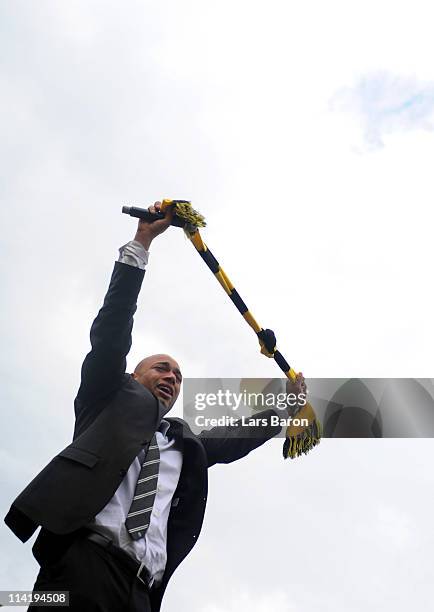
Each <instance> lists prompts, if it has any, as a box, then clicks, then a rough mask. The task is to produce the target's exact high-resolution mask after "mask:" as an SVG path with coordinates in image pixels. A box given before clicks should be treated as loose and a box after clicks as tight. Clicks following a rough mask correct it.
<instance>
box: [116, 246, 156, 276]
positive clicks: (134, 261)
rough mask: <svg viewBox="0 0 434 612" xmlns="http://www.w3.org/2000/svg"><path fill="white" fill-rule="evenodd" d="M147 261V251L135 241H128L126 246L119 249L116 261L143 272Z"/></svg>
mask: <svg viewBox="0 0 434 612" xmlns="http://www.w3.org/2000/svg"><path fill="white" fill-rule="evenodd" d="M148 259H149V251H147V250H146V249H145V247H144V246H143V245H142V244H140V242H137V240H130V242H127V244H124V245H123V246H121V248H120V249H119V259H118V261H119V262H120V263H123V264H127V265H129V266H134V267H135V268H140V269H141V270H144V269H145V267H146V265H147V263H148Z"/></svg>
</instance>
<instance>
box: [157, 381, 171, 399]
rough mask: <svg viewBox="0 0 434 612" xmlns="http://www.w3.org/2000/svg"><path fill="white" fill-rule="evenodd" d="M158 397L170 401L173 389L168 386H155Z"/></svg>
mask: <svg viewBox="0 0 434 612" xmlns="http://www.w3.org/2000/svg"><path fill="white" fill-rule="evenodd" d="M157 389H158V391H159V395H160V396H161V397H162V398H163V399H165V400H171V399H172V397H173V389H172V388H171V387H169V385H163V384H161V385H157Z"/></svg>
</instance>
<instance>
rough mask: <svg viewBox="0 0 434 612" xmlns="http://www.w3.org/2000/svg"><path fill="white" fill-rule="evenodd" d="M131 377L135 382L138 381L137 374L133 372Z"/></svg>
mask: <svg viewBox="0 0 434 612" xmlns="http://www.w3.org/2000/svg"><path fill="white" fill-rule="evenodd" d="M131 376H132V377H133V378H134V380H137V374H136V373H135V372H133V373H132V374H131Z"/></svg>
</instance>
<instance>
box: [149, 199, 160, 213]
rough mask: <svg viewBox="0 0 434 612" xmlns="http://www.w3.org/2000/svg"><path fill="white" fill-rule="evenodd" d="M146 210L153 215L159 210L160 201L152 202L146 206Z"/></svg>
mask: <svg viewBox="0 0 434 612" xmlns="http://www.w3.org/2000/svg"><path fill="white" fill-rule="evenodd" d="M148 211H149V212H150V213H152V214H153V215H155V213H159V212H161V202H154V203H153V204H151V206H148Z"/></svg>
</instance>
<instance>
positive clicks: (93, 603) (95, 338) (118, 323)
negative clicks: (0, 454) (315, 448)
mask: <svg viewBox="0 0 434 612" xmlns="http://www.w3.org/2000/svg"><path fill="white" fill-rule="evenodd" d="M159 208H160V203H158V202H156V203H155V205H154V206H151V207H149V210H150V211H151V212H155V211H158V210H159ZM171 214H172V213H171V212H170V211H169V212H168V213H166V218H165V219H163V220H160V221H157V222H155V223H153V224H149V223H146V222H144V221H140V222H139V226H138V229H137V233H136V235H135V238H134V240H133V241H131V242H129V243H128V244H126V245H124V247H122V248H121V249H120V257H119V260H118V261H117V262H116V263H115V268H114V271H113V274H112V277H111V282H110V286H109V289H108V292H107V295H106V297H105V300H104V304H103V306H102V308H101V310H100V311H99V313H98V316H97V317H96V319H95V321H94V323H93V325H92V328H91V334H90V338H91V347H92V348H91V351H90V353H89V354H88V355H87V356H86V358H85V360H84V363H83V366H82V372H81V384H80V388H79V390H78V394H77V397H76V399H75V402H74V408H75V417H76V421H75V430H74V436H73V442H72V443H71V444H70V445H69V446H68V447H67V448H65V449H64V450H63V451H61V452H60V453H59V454H58V455H57V456H56V457H54V459H53V460H52V461H51V462H50V463H49V464H48V465H47V466H46V467H45V468H44V469H43V470H42V472H40V473H39V474H38V475H37V476H36V477H35V478H34V480H33V481H32V482H31V483H30V484H29V485H28V486H27V487H26V489H25V490H24V491H23V492H22V493H21V494H20V495H19V496H18V497H17V499H16V500H15V501H14V503H13V504H12V507H11V509H10V511H9V513H8V514H7V516H6V518H5V521H6V523H7V524H8V526H9V527H10V528H11V529H12V530H13V531H14V533H15V534H16V535H17V536H18V537H19V538H20V539H21V540H22V541H23V542H25V541H26V540H28V539H29V538H30V536H31V535H32V534H33V533H34V532H35V530H36V529H37V527H38V526H41V527H42V528H41V531H40V533H39V535H38V538H37V540H36V542H35V545H34V547H33V553H34V555H35V557H36V559H37V560H38V562H39V564H40V566H41V569H40V572H39V574H38V577H37V580H36V583H35V586H34V590H35V591H42V590H45V591H47V590H56V591H60V590H65V591H69V592H70V608H72V609H73V610H77V611H78V610H80V612H87V611H91V610H95V611H96V610H99V611H106V612H120V611H123V610H130V611H131V612H135V611H139V610H140V611H141V612H150V611H152V612H158V610H159V609H160V606H161V600H162V597H163V594H164V591H165V589H166V586H167V583H168V581H169V579H170V577H171V575H172V574H173V572H174V571H175V569H176V567H177V566H178V565H179V564H180V563H181V561H182V560H183V559H184V558H185V557H186V555H187V554H188V553H189V551H190V550H191V549H192V548H193V546H194V545H195V544H196V542H197V539H198V537H199V534H200V530H201V526H202V521H203V516H204V512H205V505H206V499H207V468H209V467H210V466H212V465H214V464H216V463H229V462H231V461H236V460H237V459H240V458H241V457H244V456H245V455H247V454H248V453H249V452H250V451H251V450H253V449H254V448H257V447H258V446H260V445H261V444H263V443H264V442H265V441H266V440H269V439H271V438H272V437H274V436H275V435H276V434H278V433H279V432H280V431H281V427H280V426H279V425H272V424H271V422H270V421H271V416H272V415H275V414H276V413H275V411H273V410H265V411H263V412H261V413H259V414H258V415H257V416H258V417H259V416H260V417H261V418H262V419H265V421H263V422H262V424H261V425H258V426H250V427H239V426H229V427H216V428H213V429H212V430H210V431H204V432H202V433H201V434H200V435H199V436H196V435H194V434H193V433H192V431H191V430H190V428H189V427H188V425H187V423H185V421H183V420H182V419H176V418H168V419H166V418H164V417H165V415H166V413H167V412H168V411H169V410H170V409H171V408H172V406H173V404H174V403H175V401H176V399H177V397H178V394H179V391H180V386H181V381H182V374H181V368H180V366H179V364H178V363H177V362H176V361H175V360H174V359H173V358H172V357H170V356H169V355H152V356H150V357H147V358H145V359H143V360H142V361H141V362H140V363H139V364H138V366H137V367H136V368H135V371H134V373H133V374H126V373H125V370H126V356H127V354H128V351H129V349H130V347H131V332H132V326H133V315H134V313H135V311H136V307H137V306H136V302H137V297H138V294H139V291H140V287H141V284H142V280H143V277H144V273H145V272H144V269H145V265H146V264H147V259H148V251H149V247H150V244H151V242H152V240H153V239H154V238H155V237H156V236H157V235H158V234H160V233H162V232H163V231H165V230H166V229H167V228H168V227H169V225H170V221H171ZM303 385H304V381H303V380H302V378H300V379H299V380H298V381H297V383H296V384H295V385H294V388H293V389H290V390H291V391H293V392H296V393H297V392H300V391H303V390H304V387H303ZM264 422H265V423H266V425H265V426H264V424H263V423H264ZM31 607H32V606H31ZM32 609H37V608H36V607H32Z"/></svg>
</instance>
